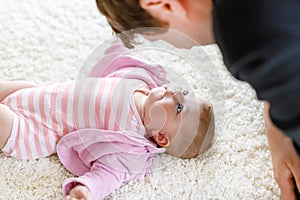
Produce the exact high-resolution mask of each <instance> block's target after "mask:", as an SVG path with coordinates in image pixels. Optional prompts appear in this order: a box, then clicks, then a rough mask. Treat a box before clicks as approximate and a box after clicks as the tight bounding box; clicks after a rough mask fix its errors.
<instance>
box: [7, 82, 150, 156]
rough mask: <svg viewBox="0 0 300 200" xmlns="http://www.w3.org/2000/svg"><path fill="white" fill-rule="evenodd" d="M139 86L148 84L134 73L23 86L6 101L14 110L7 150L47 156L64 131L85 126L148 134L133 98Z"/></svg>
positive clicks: (8, 152)
mask: <svg viewBox="0 0 300 200" xmlns="http://www.w3.org/2000/svg"><path fill="white" fill-rule="evenodd" d="M138 87H146V86H145V83H144V82H142V81H138V80H132V79H131V80H128V79H120V78H101V79H99V78H96V79H93V78H90V79H86V80H81V81H77V82H75V83H74V82H68V83H59V84H54V85H50V86H45V87H38V88H28V89H22V90H19V91H17V92H15V93H13V94H11V95H10V96H8V97H7V98H6V99H5V100H4V101H3V102H2V104H5V105H7V106H8V107H10V108H11V109H12V110H13V111H14V113H15V115H14V122H13V123H14V125H13V130H12V134H11V137H10V139H9V141H8V143H7V144H6V146H5V147H4V148H3V152H5V153H6V154H8V155H10V156H13V157H16V158H18V159H32V158H40V157H46V156H49V155H51V154H53V153H55V152H56V144H57V142H58V141H59V140H60V138H61V137H62V136H64V135H65V134H67V133H70V132H72V131H76V130H78V129H84V128H97V129H104V130H132V131H134V132H138V133H140V134H145V129H144V127H143V124H142V121H141V119H140V117H139V115H138V112H137V110H136V107H135V104H134V102H133V98H132V94H133V92H134V90H135V89H136V88H138Z"/></svg>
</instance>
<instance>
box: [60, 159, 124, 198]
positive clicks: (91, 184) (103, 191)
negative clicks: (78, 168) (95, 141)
mask: <svg viewBox="0 0 300 200" xmlns="http://www.w3.org/2000/svg"><path fill="white" fill-rule="evenodd" d="M123 177H124V172H122V171H115V170H113V169H111V168H110V167H107V166H104V165H102V164H101V163H100V162H97V161H95V162H94V163H93V166H92V167H91V169H90V171H89V172H86V173H85V174H83V175H82V176H80V177H78V178H69V179H67V180H66V181H65V182H64V184H63V192H64V196H65V199H66V200H69V199H70V197H71V196H72V195H75V194H74V192H76V195H79V193H81V192H84V191H89V192H88V193H86V194H87V196H88V198H86V200H87V199H92V200H99V199H103V198H104V197H105V196H107V195H109V194H110V193H111V192H112V191H113V190H115V189H117V188H119V187H120V186H121V184H122V183H123V181H124V180H123ZM79 186H81V187H79ZM78 189H79V191H76V190H78ZM72 192H73V194H72ZM77 198H78V196H77ZM71 199H72V198H71ZM75 199H76V198H75Z"/></svg>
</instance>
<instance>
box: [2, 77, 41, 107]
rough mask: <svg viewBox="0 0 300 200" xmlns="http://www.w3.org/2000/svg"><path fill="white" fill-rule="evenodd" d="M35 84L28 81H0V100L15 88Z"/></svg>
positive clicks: (15, 89)
mask: <svg viewBox="0 0 300 200" xmlns="http://www.w3.org/2000/svg"><path fill="white" fill-rule="evenodd" d="M36 86H37V85H36V84H34V83H31V82H28V81H0V102H2V101H3V99H5V97H7V96H8V95H10V94H11V93H13V92H15V91H17V90H20V89H23V88H30V87H36Z"/></svg>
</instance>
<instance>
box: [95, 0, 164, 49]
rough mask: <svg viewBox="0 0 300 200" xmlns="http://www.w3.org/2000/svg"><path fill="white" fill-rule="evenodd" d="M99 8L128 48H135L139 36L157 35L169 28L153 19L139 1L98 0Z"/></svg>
mask: <svg viewBox="0 0 300 200" xmlns="http://www.w3.org/2000/svg"><path fill="white" fill-rule="evenodd" d="M96 3H97V7H98V9H99V11H100V13H102V14H103V15H104V16H105V17H106V20H107V22H108V23H109V25H110V26H111V28H112V30H113V32H114V33H115V34H116V35H117V37H119V38H120V39H121V40H122V42H123V44H124V45H125V46H126V47H128V48H133V47H134V45H135V44H137V43H138V42H137V41H136V36H137V34H146V35H151V34H157V33H163V32H165V29H155V31H154V29H151V27H160V28H167V27H168V23H166V22H162V21H160V20H157V19H155V18H154V17H152V16H151V15H150V14H149V13H148V12H147V11H145V10H144V9H143V8H142V7H141V6H140V4H139V0H96Z"/></svg>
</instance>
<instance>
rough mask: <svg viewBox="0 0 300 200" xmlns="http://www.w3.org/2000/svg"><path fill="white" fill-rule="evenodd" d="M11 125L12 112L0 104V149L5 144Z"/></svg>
mask: <svg viewBox="0 0 300 200" xmlns="http://www.w3.org/2000/svg"><path fill="white" fill-rule="evenodd" d="M12 125H13V112H12V110H10V109H9V108H8V107H7V106H5V105H3V104H0V150H1V149H2V148H3V147H4V146H5V144H6V142H7V140H8V138H9V136H10V133H11V129H12Z"/></svg>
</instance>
